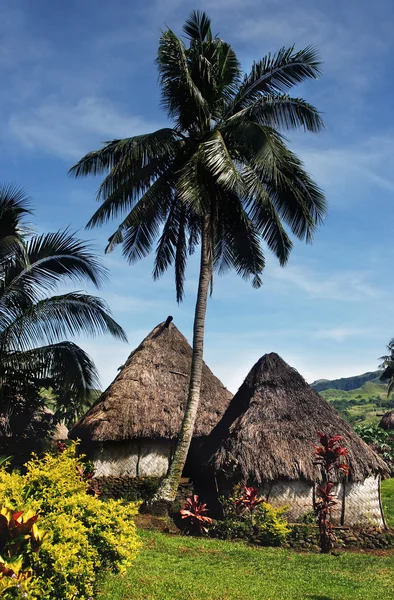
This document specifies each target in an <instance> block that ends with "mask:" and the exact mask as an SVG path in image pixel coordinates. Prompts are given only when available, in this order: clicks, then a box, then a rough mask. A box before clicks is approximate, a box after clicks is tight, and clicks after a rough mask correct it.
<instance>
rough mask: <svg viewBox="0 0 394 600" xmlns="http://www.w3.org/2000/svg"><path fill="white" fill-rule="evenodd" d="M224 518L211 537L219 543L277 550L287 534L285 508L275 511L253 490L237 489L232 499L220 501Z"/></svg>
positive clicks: (218, 523) (255, 489) (246, 488)
mask: <svg viewBox="0 0 394 600" xmlns="http://www.w3.org/2000/svg"><path fill="white" fill-rule="evenodd" d="M219 501H220V503H221V505H222V510H223V515H224V518H223V519H222V520H220V521H217V522H216V523H215V526H214V530H213V533H214V535H216V536H217V537H219V538H221V539H234V538H242V539H246V540H249V541H252V542H255V543H259V544H261V545H263V546H279V545H280V544H282V543H283V542H284V541H285V540H286V538H287V536H288V535H289V533H290V531H291V530H290V528H289V527H288V523H287V521H286V519H285V518H284V516H283V515H284V514H285V513H286V511H287V508H288V507H287V506H282V507H280V508H275V507H273V506H271V504H269V503H268V502H264V500H263V499H262V498H259V497H258V490H257V488H255V487H246V486H245V487H243V489H242V490H240V489H238V488H236V489H235V495H234V496H233V497H229V498H226V497H224V496H222V497H220V498H219Z"/></svg>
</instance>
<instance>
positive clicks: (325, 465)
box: [315, 431, 348, 554]
mask: <svg viewBox="0 0 394 600" xmlns="http://www.w3.org/2000/svg"><path fill="white" fill-rule="evenodd" d="M318 436H319V438H320V446H315V464H316V465H319V466H320V468H321V473H322V482H321V483H320V484H319V485H317V486H316V498H317V499H316V501H315V513H316V520H317V524H318V525H319V547H320V550H321V552H323V553H325V554H327V553H329V552H330V550H331V548H332V547H333V543H334V541H335V536H334V534H333V528H332V521H331V517H332V511H333V508H334V506H335V505H336V504H337V502H336V499H337V496H336V494H335V492H334V482H333V479H334V477H336V478H337V477H338V476H339V475H340V474H341V473H347V472H348V466H347V464H346V462H345V460H344V458H345V456H346V455H347V450H346V448H345V447H344V446H340V445H339V442H340V441H341V440H342V439H343V437H342V436H341V435H334V436H333V437H330V436H328V435H327V434H326V433H322V432H321V431H318Z"/></svg>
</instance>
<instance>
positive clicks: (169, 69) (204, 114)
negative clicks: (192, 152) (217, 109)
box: [156, 29, 210, 131]
mask: <svg viewBox="0 0 394 600" xmlns="http://www.w3.org/2000/svg"><path fill="white" fill-rule="evenodd" d="M156 62H157V65H158V69H159V79H160V85H161V95H162V106H163V107H164V108H165V110H166V111H167V112H168V115H169V116H170V117H173V118H175V119H176V122H177V125H178V127H180V129H181V130H184V131H188V130H189V129H190V128H192V127H193V126H195V125H196V119H200V120H201V119H202V120H204V121H205V120H206V119H209V115H210V111H209V105H208V103H207V101H206V99H205V98H204V97H203V95H202V93H201V90H200V89H199V87H198V86H197V84H196V83H195V82H194V81H193V79H192V77H191V75H190V71H189V66H188V61H187V56H186V52H185V46H184V44H183V42H182V40H180V39H179V38H177V36H176V35H175V34H174V33H173V32H172V31H171V30H170V29H168V30H167V31H165V32H164V33H163V34H162V36H161V38H160V43H159V50H158V55H157V60H156Z"/></svg>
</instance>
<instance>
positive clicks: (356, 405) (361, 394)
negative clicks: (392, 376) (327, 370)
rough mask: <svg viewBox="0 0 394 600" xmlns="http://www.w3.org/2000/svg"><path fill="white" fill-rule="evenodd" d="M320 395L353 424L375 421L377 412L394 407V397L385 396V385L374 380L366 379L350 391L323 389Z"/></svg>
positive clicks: (380, 412)
mask: <svg viewBox="0 0 394 600" xmlns="http://www.w3.org/2000/svg"><path fill="white" fill-rule="evenodd" d="M320 395H321V396H323V398H325V399H326V400H328V401H329V402H330V403H331V404H332V405H333V406H334V407H335V408H336V409H337V411H338V412H339V413H340V414H341V415H342V416H343V417H344V418H345V419H346V420H347V421H349V422H350V423H352V424H353V425H355V424H357V423H359V424H363V425H364V424H365V425H366V424H369V423H377V422H378V421H379V418H380V417H378V416H377V414H382V413H384V412H386V411H387V410H391V409H394V398H387V385H386V384H383V383H375V382H374V381H367V382H366V383H364V385H362V386H361V387H359V388H357V389H353V390H350V391H345V390H339V389H327V390H323V391H321V392H320Z"/></svg>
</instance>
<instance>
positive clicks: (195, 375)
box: [153, 219, 212, 502]
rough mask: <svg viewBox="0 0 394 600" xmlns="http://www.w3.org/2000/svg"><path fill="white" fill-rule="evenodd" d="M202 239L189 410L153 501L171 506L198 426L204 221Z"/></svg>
mask: <svg viewBox="0 0 394 600" xmlns="http://www.w3.org/2000/svg"><path fill="white" fill-rule="evenodd" d="M201 237H202V239H201V262H200V277H199V282H198V293H197V302H196V310H195V314H194V328H193V356H192V366H191V373H190V383H189V393H188V398H187V404H186V410H185V414H184V417H183V421H182V425H181V429H180V432H179V436H178V442H177V446H176V449H175V453H174V457H173V459H172V461H171V464H170V467H169V470H168V474H167V476H166V477H165V478H164V479H163V481H162V483H161V485H160V487H159V489H158V491H157V492H156V494H155V496H154V498H153V501H159V500H167V501H169V502H172V501H173V500H174V499H175V495H176V492H177V489H178V485H179V481H180V478H181V476H182V471H183V467H184V466H185V462H186V458H187V455H188V452H189V448H190V443H191V440H192V437H193V431H194V424H195V422H196V416H197V410H198V406H199V403H200V390H201V377H202V366H203V354H204V329H205V315H206V311H207V298H208V290H209V284H210V282H211V277H212V253H211V252H210V248H209V232H208V220H207V219H205V220H204V222H203V227H202V236H201Z"/></svg>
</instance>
